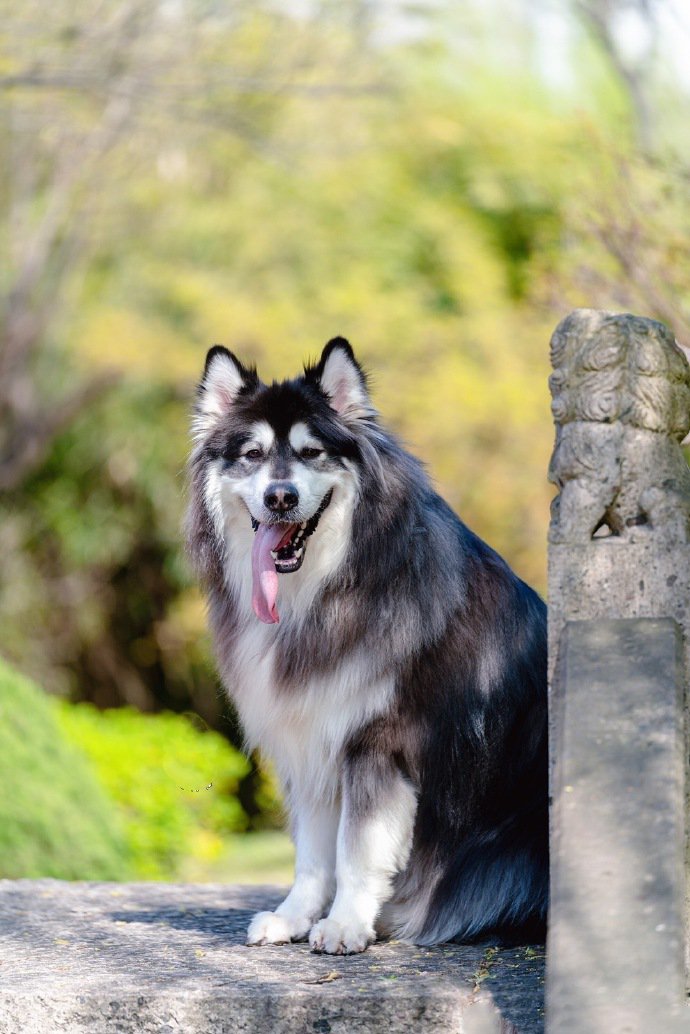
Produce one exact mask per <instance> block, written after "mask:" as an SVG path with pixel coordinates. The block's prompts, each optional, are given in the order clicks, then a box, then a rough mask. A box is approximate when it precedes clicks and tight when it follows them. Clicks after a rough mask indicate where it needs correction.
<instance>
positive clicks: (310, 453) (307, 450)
mask: <svg viewBox="0 0 690 1034" xmlns="http://www.w3.org/2000/svg"><path fill="white" fill-rule="evenodd" d="M322 452H323V449H314V448H313V447H312V446H310V445H305V447H304V448H303V449H302V450H301V452H300V456H301V457H302V459H303V460H315V459H316V457H317V456H320V455H321V453H322Z"/></svg>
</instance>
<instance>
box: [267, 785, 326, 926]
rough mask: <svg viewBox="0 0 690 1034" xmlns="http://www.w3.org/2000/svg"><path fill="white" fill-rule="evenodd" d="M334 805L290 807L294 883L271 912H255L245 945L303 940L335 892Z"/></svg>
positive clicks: (306, 804)
mask: <svg viewBox="0 0 690 1034" xmlns="http://www.w3.org/2000/svg"><path fill="white" fill-rule="evenodd" d="M339 811H340V809H339V806H338V804H337V803H333V804H329V805H316V804H313V803H300V804H298V805H297V806H293V816H292V818H293V837H294V840H295V845H296V862H295V882H294V885H293V887H292V890H291V891H290V893H289V894H288V896H287V897H286V898H285V901H283V902H282V904H280V905H278V907H277V909H276V910H275V912H258V913H257V914H256V915H255V916H254V918H253V919H252V921H251V923H250V924H249V930H248V931H247V944H249V945H259V944H286V943H287V942H288V941H300V940H304V938H306V936H307V934H308V933H309V930H310V929H311V927H312V925H313V923H314V921H315V920H316V919H319V918H320V917H321V916H322V915H323V914H324V912H325V911H326V909H327V908H328V905H329V903H330V902H331V901H332V900H333V894H334V893H335V853H336V839H337V835H338V817H339Z"/></svg>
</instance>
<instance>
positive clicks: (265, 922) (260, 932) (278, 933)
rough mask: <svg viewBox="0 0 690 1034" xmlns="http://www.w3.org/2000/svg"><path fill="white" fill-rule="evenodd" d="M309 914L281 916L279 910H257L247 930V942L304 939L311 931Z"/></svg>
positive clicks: (286, 942) (271, 942) (277, 941)
mask: <svg viewBox="0 0 690 1034" xmlns="http://www.w3.org/2000/svg"><path fill="white" fill-rule="evenodd" d="M311 923H312V921H311V919H309V918H308V917H307V916H287V915H285V916H281V915H279V914H278V913H277V912H257V914H256V915H255V916H254V918H253V919H252V921H251V923H250V924H249V929H248V930H247V944H248V945H250V946H251V947H254V946H255V945H259V944H288V943H289V942H290V941H303V940H305V938H306V936H307V934H308V933H309V928H310V927H311Z"/></svg>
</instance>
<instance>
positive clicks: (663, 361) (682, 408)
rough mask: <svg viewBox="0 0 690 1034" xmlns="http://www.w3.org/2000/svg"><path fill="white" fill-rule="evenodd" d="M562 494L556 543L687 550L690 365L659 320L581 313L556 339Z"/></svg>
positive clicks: (557, 480)
mask: <svg viewBox="0 0 690 1034" xmlns="http://www.w3.org/2000/svg"><path fill="white" fill-rule="evenodd" d="M551 361H552V365H553V368H554V370H553V373H552V375H551V378H550V380H549V385H550V388H551V394H552V396H553V400H552V403H551V410H552V412H553V417H554V420H555V423H556V443H555V447H554V451H553V456H552V459H551V465H550V468H549V478H550V480H551V481H553V482H554V484H555V485H557V487H558V488H559V495H558V496H557V497H556V499H554V502H553V506H552V514H551V528H550V531H549V538H550V541H551V542H555V543H558V542H564V543H569V544H573V545H575V544H581V543H586V542H589V541H590V540H591V538H592V536H593V535H594V533H595V532H596V531H597V530H598V529H599V528H602V529H606V530H608V531H610V532H612V533H613V534H615V535H617V536H621V537H622V538H624V539H626V540H628V541H631V542H632V541H644V540H645V539H646V538H647V537H649V535H655V536H663V537H664V539H665V541H666V542H667V543H670V542H671V541H674V542H680V543H687V542H688V527H689V525H690V470H689V469H688V465H687V463H686V461H685V458H684V456H683V453H682V451H681V449H680V445H679V442H681V441H682V439H683V438H684V437H685V436H686V435H687V433H688V429H690V366H689V365H688V361H687V359H686V358H685V355H684V354H683V352H681V350H680V349H679V348H678V346H677V345H676V344H675V341H674V338H673V335H672V334H671V332H670V331H669V330H668V329H667V328H666V327H665V326H664V325H663V324H662V323H657V322H656V320H649V319H642V318H640V317H638V316H631V315H625V314H620V315H615V314H613V313H609V312H597V311H595V310H593V309H579V310H576V311H575V312H573V313H571V314H570V316H568V317H566V319H565V320H563V321H562V322H561V323H560V324H559V326H558V327H557V328H556V330H555V332H554V335H553V337H552V339H551Z"/></svg>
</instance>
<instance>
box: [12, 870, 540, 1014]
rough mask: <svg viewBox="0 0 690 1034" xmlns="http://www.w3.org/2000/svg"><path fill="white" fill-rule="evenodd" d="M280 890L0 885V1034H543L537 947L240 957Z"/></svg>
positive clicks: (262, 952) (392, 948) (276, 950)
mask: <svg viewBox="0 0 690 1034" xmlns="http://www.w3.org/2000/svg"><path fill="white" fill-rule="evenodd" d="M281 896H282V894H281V891H280V888H276V887H235V886H220V885H200V884H194V885H179V884H160V883H140V884H112V883H110V884H109V883H64V882H61V881H58V880H3V881H0V1034H57V1032H67V1034H111V1032H112V1034H115V1032H117V1034H129V1032H132V1034H134V1032H135V1031H136V1032H137V1034H154V1032H155V1034H220V1032H223V1034H234V1032H247V1034H250V1032H251V1034H264V1032H265V1034H269V1032H270V1034H288V1032H299V1034H302V1032H309V1034H311V1032H314V1034H355V1032H364V1031H377V1032H380V1031H381V1030H384V1029H385V1030H386V1031H388V1032H391V1034H397V1032H410V1034H411V1032H413V1031H414V1032H424V1031H434V1032H439V1031H444V1032H449V1034H541V1032H542V1031H543V1018H542V1017H543V967H544V951H543V948H542V947H519V948H510V949H496V948H492V947H486V946H482V947H479V946H472V947H468V946H461V945H444V946H442V947H439V948H418V947H414V946H411V945H405V944H400V943H396V942H390V943H381V944H376V945H373V946H372V947H371V948H370V949H369V950H368V951H367V952H365V953H364V954H362V955H358V956H352V957H349V958H338V957H332V956H325V955H324V956H318V955H313V954H311V953H310V952H309V948H308V946H307V945H306V944H293V945H284V946H275V947H264V948H247V947H245V945H244V932H245V929H246V926H247V923H248V920H249V918H250V915H251V913H252V912H254V911H256V910H258V909H264V908H271V907H274V906H275V904H277V902H278V901H279V900H280V898H281Z"/></svg>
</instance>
